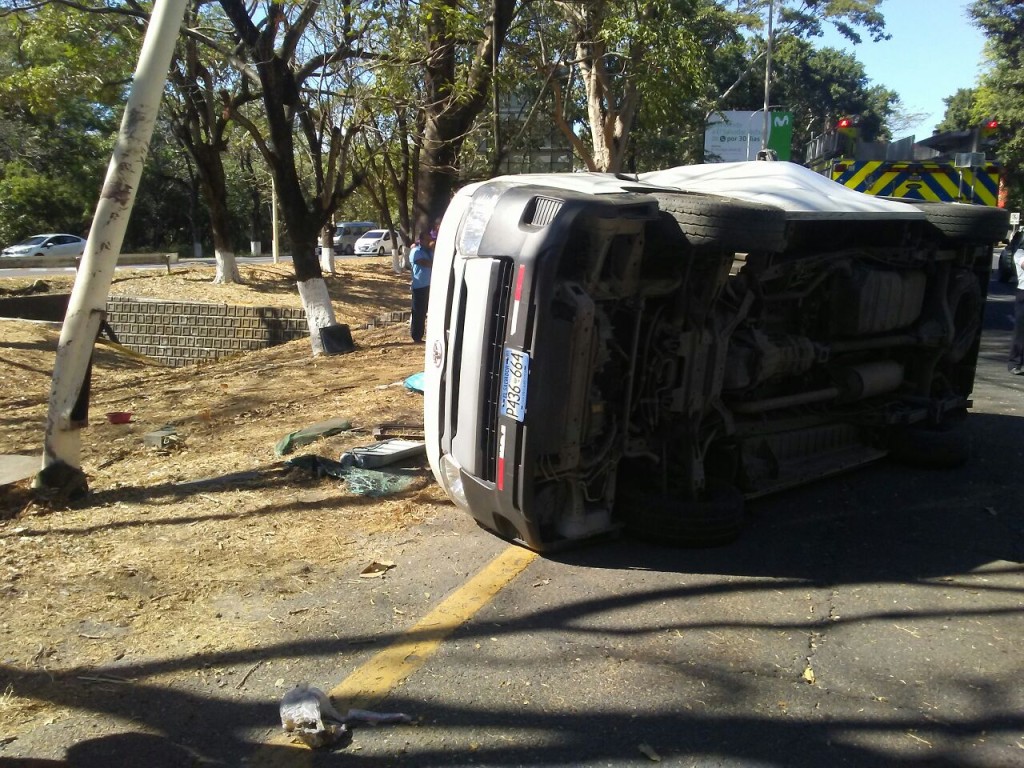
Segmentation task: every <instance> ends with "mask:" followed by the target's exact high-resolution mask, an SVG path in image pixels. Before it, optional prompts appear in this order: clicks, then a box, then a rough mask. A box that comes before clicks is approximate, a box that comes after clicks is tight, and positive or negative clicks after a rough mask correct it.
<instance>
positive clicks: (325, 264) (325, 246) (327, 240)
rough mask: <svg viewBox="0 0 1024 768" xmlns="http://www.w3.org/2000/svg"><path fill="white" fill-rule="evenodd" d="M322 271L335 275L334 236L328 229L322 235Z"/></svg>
mask: <svg viewBox="0 0 1024 768" xmlns="http://www.w3.org/2000/svg"><path fill="white" fill-rule="evenodd" d="M320 269H321V270H323V271H324V272H326V273H327V274H329V275H333V274H334V236H333V235H332V234H331V232H329V231H328V230H326V229H325V230H324V232H323V234H321V235H320Z"/></svg>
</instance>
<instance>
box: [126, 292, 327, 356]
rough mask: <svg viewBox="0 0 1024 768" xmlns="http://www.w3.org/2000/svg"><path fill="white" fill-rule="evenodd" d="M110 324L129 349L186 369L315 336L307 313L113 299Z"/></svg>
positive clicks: (223, 305) (268, 308)
mask: <svg viewBox="0 0 1024 768" xmlns="http://www.w3.org/2000/svg"><path fill="white" fill-rule="evenodd" d="M107 323H108V324H109V325H110V327H111V328H112V329H113V331H114V334H115V335H116V336H117V339H118V341H119V342H120V343H121V344H123V345H124V346H126V347H128V348H129V349H132V350H134V351H136V352H139V353H141V354H143V355H146V356H148V357H152V358H155V359H156V360H159V361H160V362H162V363H164V364H165V365H172V366H175V367H177V366H182V365H190V364H192V363H197V362H200V361H202V360H215V359H217V358H219V357H224V356H225V355H232V354H237V353H239V352H247V351H250V350H254V349H263V348H264V347H271V346H274V345H275V344H282V343H284V342H286V341H292V340H294V339H302V338H308V337H309V326H308V325H307V323H306V314H305V312H303V311H302V310H301V309H287V308H279V307H242V306H231V305H228V304H201V303H192V302H174V301H159V300H144V299H133V298H121V297H112V298H110V299H108V301H107Z"/></svg>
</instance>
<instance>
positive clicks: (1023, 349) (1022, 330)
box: [1006, 246, 1024, 376]
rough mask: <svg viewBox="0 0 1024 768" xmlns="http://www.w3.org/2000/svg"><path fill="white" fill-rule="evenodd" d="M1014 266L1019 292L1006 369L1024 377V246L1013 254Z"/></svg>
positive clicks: (1015, 301)
mask: <svg viewBox="0 0 1024 768" xmlns="http://www.w3.org/2000/svg"><path fill="white" fill-rule="evenodd" d="M1013 265H1014V267H1015V268H1016V270H1017V292H1016V295H1015V297H1014V302H1013V343H1012V344H1011V345H1010V356H1009V358H1007V360H1006V368H1007V370H1009V371H1010V373H1012V374H1013V375H1014V376H1022V375H1024V246H1019V247H1018V248H1017V250H1016V251H1015V252H1014V254H1013Z"/></svg>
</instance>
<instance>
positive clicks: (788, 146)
mask: <svg viewBox="0 0 1024 768" xmlns="http://www.w3.org/2000/svg"><path fill="white" fill-rule="evenodd" d="M769 118H770V119H769V121H768V148H769V149H774V150H775V152H776V154H777V155H778V157H779V160H789V159H790V158H792V156H793V113H792V112H771V113H769Z"/></svg>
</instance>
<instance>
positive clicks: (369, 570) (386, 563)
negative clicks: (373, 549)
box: [359, 560, 395, 579]
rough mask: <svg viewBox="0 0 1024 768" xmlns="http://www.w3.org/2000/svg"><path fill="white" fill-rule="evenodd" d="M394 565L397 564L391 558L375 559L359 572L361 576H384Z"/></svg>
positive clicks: (372, 577)
mask: <svg viewBox="0 0 1024 768" xmlns="http://www.w3.org/2000/svg"><path fill="white" fill-rule="evenodd" d="M394 567H395V564H394V563H393V562H391V561H390V560H374V561H373V562H372V563H370V564H369V565H368V566H366V567H365V568H363V570H361V571H360V572H359V578H361V579H376V578H379V577H381V576H383V575H384V574H385V573H387V572H388V571H390V570H391V569H392V568H394Z"/></svg>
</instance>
